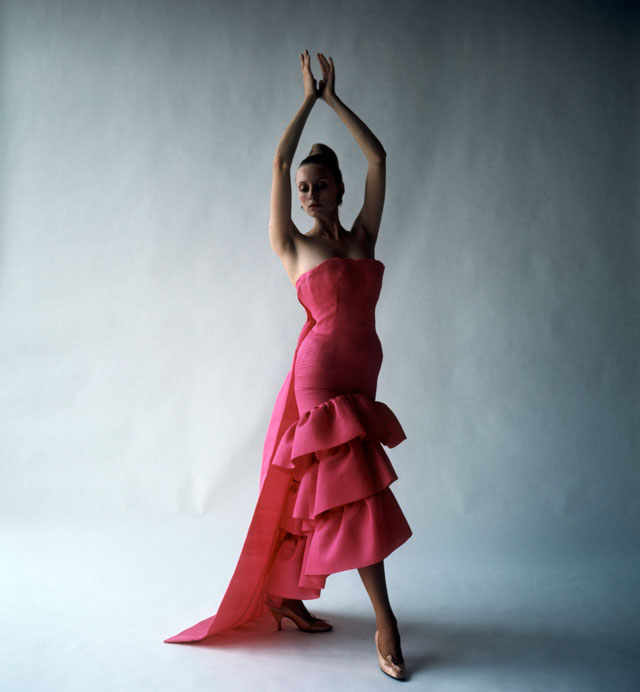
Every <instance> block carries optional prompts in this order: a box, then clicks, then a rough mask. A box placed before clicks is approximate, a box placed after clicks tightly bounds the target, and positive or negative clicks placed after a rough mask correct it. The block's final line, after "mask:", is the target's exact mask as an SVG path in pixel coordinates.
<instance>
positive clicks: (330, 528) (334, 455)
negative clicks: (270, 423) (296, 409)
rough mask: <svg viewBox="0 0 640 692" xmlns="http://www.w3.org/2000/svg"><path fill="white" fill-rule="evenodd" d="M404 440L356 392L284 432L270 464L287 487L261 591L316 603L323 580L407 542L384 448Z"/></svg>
mask: <svg viewBox="0 0 640 692" xmlns="http://www.w3.org/2000/svg"><path fill="white" fill-rule="evenodd" d="M404 439H405V435H404V431H403V430H402V427H401V426H400V423H399V422H398V420H397V418H396V417H395V415H394V414H393V413H392V411H391V410H390V409H389V408H388V407H387V406H386V405H385V404H383V403H381V402H377V401H373V400H372V399H370V398H368V397H366V396H364V395H362V394H358V393H351V394H341V395H339V396H336V397H333V398H331V399H329V400H328V401H326V402H323V403H322V404H320V405H318V406H316V407H314V408H313V409H311V410H310V411H307V412H306V413H305V414H303V415H302V417H301V418H300V419H299V420H297V421H296V422H294V423H292V424H291V425H290V426H289V427H288V429H287V430H286V431H285V433H284V435H283V436H282V438H281V440H280V442H279V444H278V447H277V449H276V451H275V454H274V458H273V461H272V464H273V465H274V466H275V467H278V468H280V469H282V470H283V471H284V472H288V473H289V474H290V481H289V485H288V489H287V493H286V498H285V500H284V505H283V511H282V515H281V519H280V524H279V536H278V539H277V541H276V547H275V549H274V554H273V556H272V559H271V561H270V563H271V564H270V567H269V569H268V572H267V575H266V580H265V585H264V591H265V593H267V594H270V595H272V596H278V597H282V598H295V599H312V598H318V597H319V596H320V590H321V589H322V588H324V585H325V581H326V578H327V576H328V575H330V574H333V573H335V572H340V571H343V570H347V569H354V568H357V567H365V566H367V565H371V564H374V563H376V562H379V561H380V560H383V559H384V558H385V557H387V555H389V554H390V553H391V552H392V551H394V550H395V549H396V548H397V547H398V546H400V545H401V544H402V543H404V542H405V541H406V540H407V539H408V538H409V537H410V536H411V529H410V528H409V525H408V523H407V521H406V519H405V517H404V514H403V513H402V510H401V509H400V507H399V505H398V503H397V501H396V499H395V497H394V495H393V493H392V491H391V490H390V488H389V486H390V484H391V483H393V481H395V480H396V479H397V476H396V473H395V471H394V469H393V467H392V465H391V462H390V461H389V458H388V456H387V454H386V452H385V451H384V449H383V447H382V444H385V445H387V446H389V447H393V446H395V445H397V444H398V443H400V442H401V441H402V440H404Z"/></svg>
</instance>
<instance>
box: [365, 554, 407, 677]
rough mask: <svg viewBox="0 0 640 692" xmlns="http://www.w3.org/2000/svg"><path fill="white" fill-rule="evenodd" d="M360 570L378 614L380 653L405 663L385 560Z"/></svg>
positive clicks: (397, 661)
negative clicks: (390, 598)
mask: <svg viewBox="0 0 640 692" xmlns="http://www.w3.org/2000/svg"><path fill="white" fill-rule="evenodd" d="M358 572H359V574H360V578H361V579H362V583H363V584H364V588H365V589H366V590H367V593H368V594H369V598H370V599H371V604H372V605H373V610H374V612H375V615H376V625H377V627H378V641H379V646H380V653H381V654H382V655H383V656H384V657H385V658H386V657H387V656H388V655H389V654H391V655H392V656H393V660H394V661H395V662H396V663H404V659H403V658H402V649H401V648H400V633H399V632H398V624H397V621H396V617H395V615H394V614H393V611H392V610H391V604H390V603H389V595H388V593H387V582H386V579H385V574H384V562H382V561H380V562H377V563H376V564H375V565H369V566H368V567H360V568H359V569H358Z"/></svg>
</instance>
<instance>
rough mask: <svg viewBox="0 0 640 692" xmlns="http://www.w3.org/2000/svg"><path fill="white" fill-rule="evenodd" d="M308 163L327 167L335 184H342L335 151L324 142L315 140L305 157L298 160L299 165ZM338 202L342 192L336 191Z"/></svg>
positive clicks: (340, 201)
mask: <svg viewBox="0 0 640 692" xmlns="http://www.w3.org/2000/svg"><path fill="white" fill-rule="evenodd" d="M309 164H315V165H317V166H325V168H328V169H329V171H330V173H331V175H332V176H333V179H334V180H335V181H336V185H337V186H338V187H340V185H341V184H342V173H341V172H340V166H339V165H338V157H337V156H336V153H335V151H333V149H332V148H331V147H328V146H327V145H326V144H320V142H317V143H316V144H314V145H313V146H312V147H311V151H310V152H309V154H308V155H307V158H306V159H303V160H302V161H301V162H300V165H299V166H298V168H300V167H301V166H307V165H309ZM337 202H338V204H342V192H339V193H338V200H337Z"/></svg>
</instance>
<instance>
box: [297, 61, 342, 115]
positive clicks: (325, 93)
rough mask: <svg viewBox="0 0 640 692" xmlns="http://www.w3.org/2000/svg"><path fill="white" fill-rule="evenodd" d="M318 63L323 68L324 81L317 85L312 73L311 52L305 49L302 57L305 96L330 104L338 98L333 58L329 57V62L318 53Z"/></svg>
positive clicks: (301, 65)
mask: <svg viewBox="0 0 640 692" xmlns="http://www.w3.org/2000/svg"><path fill="white" fill-rule="evenodd" d="M318 62H319V63H320V67H321V68H322V79H321V80H320V83H319V84H317V85H316V80H315V78H314V76H313V74H312V72H311V57H310V56H309V51H308V50H306V49H305V51H304V53H302V54H301V55H300V67H301V68H302V82H303V84H304V93H305V96H315V97H316V98H320V99H322V100H323V101H326V103H328V104H330V103H331V101H332V100H333V99H335V97H336V92H335V70H334V67H333V58H331V57H329V60H327V59H326V58H325V57H324V55H323V54H322V53H318Z"/></svg>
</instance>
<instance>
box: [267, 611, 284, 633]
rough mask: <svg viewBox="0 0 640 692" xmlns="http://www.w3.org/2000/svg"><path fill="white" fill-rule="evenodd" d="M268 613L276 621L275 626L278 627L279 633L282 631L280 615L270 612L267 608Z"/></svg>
mask: <svg viewBox="0 0 640 692" xmlns="http://www.w3.org/2000/svg"><path fill="white" fill-rule="evenodd" d="M269 612H270V613H271V615H273V617H274V619H275V621H276V624H277V625H278V632H281V631H282V615H281V614H280V613H276V612H275V610H271V608H269Z"/></svg>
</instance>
